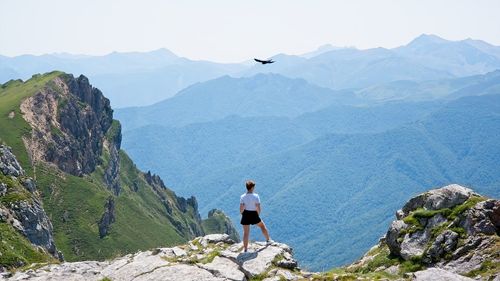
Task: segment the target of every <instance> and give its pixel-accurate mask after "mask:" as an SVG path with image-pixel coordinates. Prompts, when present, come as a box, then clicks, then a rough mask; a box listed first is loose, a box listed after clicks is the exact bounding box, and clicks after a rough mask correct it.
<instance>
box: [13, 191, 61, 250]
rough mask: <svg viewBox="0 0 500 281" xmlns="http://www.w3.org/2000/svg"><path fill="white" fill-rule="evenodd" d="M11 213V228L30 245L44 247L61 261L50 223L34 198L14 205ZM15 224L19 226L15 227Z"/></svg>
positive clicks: (40, 205)
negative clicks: (19, 232)
mask: <svg viewBox="0 0 500 281" xmlns="http://www.w3.org/2000/svg"><path fill="white" fill-rule="evenodd" d="M11 212H12V215H13V216H14V218H15V220H14V223H13V226H14V227H16V228H17V229H19V230H20V231H21V232H22V233H23V234H24V235H25V236H26V237H27V238H28V239H29V240H30V241H31V243H33V244H35V245H38V246H42V247H44V248H45V249H46V250H47V251H48V252H49V253H50V254H52V255H53V256H54V257H56V258H58V259H62V257H60V256H59V254H58V251H57V249H56V246H55V243H54V237H53V235H52V223H51V222H50V219H49V217H48V216H47V214H46V213H45V211H44V209H43V208H42V204H41V202H40V201H39V200H38V199H37V198H36V197H34V198H32V200H31V201H20V202H18V203H17V204H14V205H13V206H12V208H11ZM16 222H18V223H19V225H16Z"/></svg>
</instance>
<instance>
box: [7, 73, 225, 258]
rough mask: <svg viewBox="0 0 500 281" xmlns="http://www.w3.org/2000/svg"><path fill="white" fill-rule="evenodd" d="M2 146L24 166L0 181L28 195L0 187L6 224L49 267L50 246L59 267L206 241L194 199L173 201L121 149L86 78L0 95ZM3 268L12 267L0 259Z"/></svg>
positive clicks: (117, 129)
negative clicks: (43, 254)
mask: <svg viewBox="0 0 500 281" xmlns="http://www.w3.org/2000/svg"><path fill="white" fill-rule="evenodd" d="M1 143H4V144H7V145H10V146H11V147H12V151H10V150H9V153H11V154H12V155H15V156H17V158H18V159H20V160H19V162H20V163H21V164H19V163H17V164H16V165H17V166H16V165H14V164H12V163H13V162H12V163H11V162H9V163H7V162H6V163H7V164H4V165H3V166H2V169H4V170H5V171H7V172H6V173H9V174H8V176H5V178H6V179H7V180H8V181H9V182H10V181H12V180H11V178H10V177H11V176H14V177H16V178H18V180H15V181H18V182H19V184H18V185H19V186H23V185H24V186H26V187H25V188H24V189H25V191H26V192H25V191H23V192H19V195H18V194H17V193H15V194H16V195H15V196H14V195H11V193H10V192H9V188H6V187H5V186H4V184H3V183H2V185H0V193H1V194H2V195H1V196H0V199H1V200H2V202H3V201H8V203H9V204H11V206H10V207H9V214H8V215H5V216H6V217H9V218H10V217H11V213H12V216H14V215H17V217H16V218H18V219H16V220H13V221H14V222H16V221H19V222H20V223H21V226H22V227H23V230H22V231H21V230H20V231H21V233H23V235H25V236H26V237H27V238H28V239H29V241H31V242H32V243H34V244H36V245H40V246H42V247H44V248H45V249H46V251H48V252H49V253H50V254H52V255H53V256H54V257H56V258H60V257H62V255H60V254H59V253H58V251H57V250H56V245H57V249H59V250H60V251H61V252H62V253H63V254H64V257H65V259H66V260H70V261H77V260H88V259H97V260H103V259H105V258H109V257H112V256H117V255H123V254H126V253H129V252H133V251H137V250H140V249H143V250H145V249H148V248H151V247H155V246H160V245H161V246H173V245H177V244H181V243H185V242H186V241H188V240H189V239H192V238H194V237H197V236H202V235H204V234H205V230H204V228H203V220H202V219H201V217H200V215H199V213H198V204H197V201H196V199H195V198H194V197H191V198H188V199H185V198H182V197H179V196H176V194H175V193H174V192H173V191H172V190H170V189H169V188H167V187H166V185H165V184H164V183H163V181H162V179H160V178H159V177H158V176H156V175H154V174H151V173H150V172H148V173H143V172H141V171H139V170H138V169H137V167H136V166H135V164H134V163H133V162H132V160H131V159H130V158H129V157H128V156H127V154H126V153H125V152H124V151H122V150H121V149H120V146H121V126H120V123H119V122H118V121H116V120H113V110H112V109H111V107H110V105H109V100H108V99H106V98H105V97H104V95H103V94H102V93H101V91H99V90H98V89H96V88H94V87H92V85H91V84H90V83H89V81H88V79H87V78H86V77H85V76H83V75H81V76H79V77H76V78H75V77H73V75H70V74H65V73H61V72H52V73H47V74H44V75H34V76H33V77H32V79H30V80H28V81H24V82H23V81H20V80H16V81H10V82H8V83H6V84H3V85H0V144H1ZM9 155H10V154H9ZM9 157H10V156H9ZM12 157H14V156H12ZM21 165H22V166H24V167H25V170H24V171H22V169H21V168H18V166H19V167H20V166H21ZM21 171H22V172H21ZM6 175H7V174H6ZM29 177H32V178H29ZM6 190H7V191H6ZM19 190H20V189H19ZM5 191H6V192H5ZM30 192H31V193H33V192H34V193H33V194H35V195H36V196H35V195H33V196H31V195H29V194H28V193H30ZM31 193H30V194H31ZM12 194H14V193H12ZM25 194H27V195H25ZM26 198H27V199H28V200H25V199H26ZM26 202H29V203H26ZM42 206H43V207H42ZM16 212H17V213H16ZM23 219H24V221H27V223H26V225H22V223H23ZM38 221H40V223H37V222H38ZM12 225H13V226H17V225H18V223H15V224H12ZM226 226H227V227H232V225H226ZM32 228H34V229H32ZM18 229H20V228H18ZM234 231H235V230H234V228H231V229H227V232H230V233H231V232H234ZM52 233H53V235H52ZM42 234H44V235H45V236H43V235H42ZM49 234H50V235H49ZM0 257H1V255H0ZM20 258H21V257H18V259H19V260H20ZM0 265H5V266H7V267H12V264H11V263H6V262H4V261H3V260H2V259H1V258H0ZM14 267H15V266H14Z"/></svg>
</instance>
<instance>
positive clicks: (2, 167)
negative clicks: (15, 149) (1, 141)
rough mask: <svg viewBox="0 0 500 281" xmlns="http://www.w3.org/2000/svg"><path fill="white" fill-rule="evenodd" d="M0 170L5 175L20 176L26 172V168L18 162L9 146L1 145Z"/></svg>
mask: <svg viewBox="0 0 500 281" xmlns="http://www.w3.org/2000/svg"><path fill="white" fill-rule="evenodd" d="M0 172H2V173H3V174H4V175H5V176H14V177H19V176H21V175H23V174H24V170H23V169H22V168H21V165H19V162H17V159H16V157H15V156H14V154H12V151H11V149H10V148H9V147H7V146H4V145H0Z"/></svg>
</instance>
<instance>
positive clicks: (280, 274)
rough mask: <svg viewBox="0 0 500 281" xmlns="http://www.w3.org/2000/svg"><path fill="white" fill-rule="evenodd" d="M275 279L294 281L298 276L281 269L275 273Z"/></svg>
mask: <svg viewBox="0 0 500 281" xmlns="http://www.w3.org/2000/svg"><path fill="white" fill-rule="evenodd" d="M275 276H277V277H280V279H282V278H284V279H285V280H287V281H295V280H299V276H297V275H295V274H293V273H291V272H290V271H287V270H283V269H279V270H278V271H277V272H276V275H275Z"/></svg>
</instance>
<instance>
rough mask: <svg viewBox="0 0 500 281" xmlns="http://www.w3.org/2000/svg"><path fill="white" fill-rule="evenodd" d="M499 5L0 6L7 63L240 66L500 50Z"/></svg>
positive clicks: (232, 0)
mask: <svg viewBox="0 0 500 281" xmlns="http://www.w3.org/2000/svg"><path fill="white" fill-rule="evenodd" d="M499 11H500V1H499V0H470V1H465V0H380V1H378V0H363V1H361V0H345V1H333V0H303V1H298V0H249V1H238V0H178V1H177V0H172V1H170V0H142V1H139V0H136V1H132V0H85V1H75V0H0V54H2V55H8V56H14V55H20V54H43V53H53V52H69V53H78V54H92V55H98V54H106V53H109V52H112V51H149V50H153V49H158V48H167V49H169V50H171V51H173V52H174V53H176V54H178V55H181V56H185V57H188V58H191V59H206V60H213V61H219V62H239V61H244V60H247V59H249V58H253V57H262V58H266V57H269V56H271V55H274V54H276V53H288V54H300V53H304V52H308V51H311V50H314V49H316V48H317V47H318V46H320V45H323V44H327V43H330V44H333V45H335V46H355V47H358V48H362V49H364V48H370V47H380V46H381V47H387V48H392V47H396V46H399V45H403V44H406V43H408V42H409V41H410V40H411V39H413V38H414V37H416V36H418V35H420V34H422V33H432V34H436V35H439V36H441V37H443V38H445V39H450V40H460V39H465V38H468V37H471V38H474V39H481V40H485V41H487V42H490V43H492V44H495V45H500V16H499Z"/></svg>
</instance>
